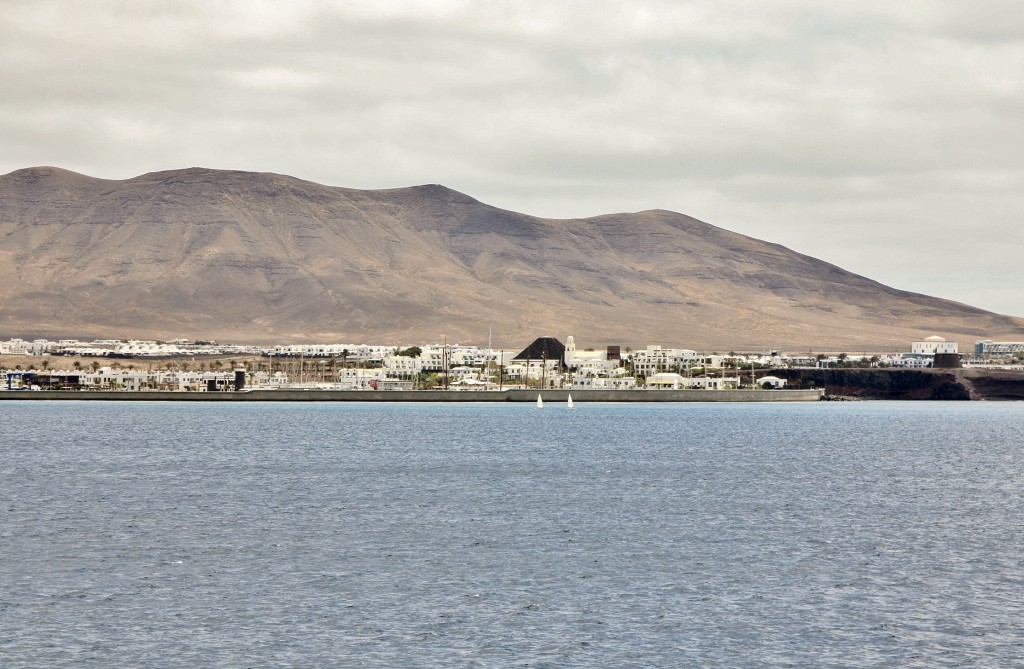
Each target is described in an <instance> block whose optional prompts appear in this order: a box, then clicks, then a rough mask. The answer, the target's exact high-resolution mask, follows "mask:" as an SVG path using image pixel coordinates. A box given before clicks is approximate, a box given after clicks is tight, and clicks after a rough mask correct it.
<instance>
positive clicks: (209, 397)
mask: <svg viewBox="0 0 1024 669" xmlns="http://www.w3.org/2000/svg"><path fill="white" fill-rule="evenodd" d="M538 394H539V395H540V396H541V397H542V398H543V399H544V401H545V402H546V403H563V404H564V403H565V402H567V401H568V399H569V395H570V394H571V395H572V398H573V401H574V402H576V403H586V402H814V401H817V400H819V399H821V397H822V395H823V394H824V390H822V389H800V390H544V391H537V390H259V389H256V390H243V391H227V392H174V391H170V392H169V391H135V392H128V391H69V390H37V391H0V400H79V401H83V400H84V401H104V400H106V401H118V402H126V401H136V402H536V401H537V396H538Z"/></svg>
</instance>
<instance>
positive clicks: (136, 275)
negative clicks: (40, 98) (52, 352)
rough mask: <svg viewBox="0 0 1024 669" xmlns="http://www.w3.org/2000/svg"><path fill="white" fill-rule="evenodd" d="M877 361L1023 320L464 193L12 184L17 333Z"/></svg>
mask: <svg viewBox="0 0 1024 669" xmlns="http://www.w3.org/2000/svg"><path fill="white" fill-rule="evenodd" d="M488 330H492V331H493V338H494V342H495V345H496V346H498V345H500V346H504V347H507V348H512V347H515V346H518V345H522V344H524V343H527V342H528V341H530V340H532V339H533V338H534V337H536V336H540V335H552V336H557V337H559V338H562V339H564V337H565V336H566V335H569V334H573V335H575V337H576V340H577V342H578V343H579V344H580V345H581V346H595V347H596V346H603V345H604V344H608V343H617V344H621V345H623V346H638V345H645V344H648V343H660V344H664V345H672V346H685V347H689V348H698V349H705V350H711V349H720V350H729V349H735V350H761V349H766V348H782V349H786V350H790V351H794V350H807V349H815V350H849V351H861V350H864V351H873V350H882V349H902V348H905V347H906V346H907V345H908V343H909V342H910V341H911V340H913V339H918V338H921V337H924V336H927V335H932V334H939V335H943V336H945V337H947V338H950V339H956V340H959V341H960V342H961V343H962V345H963V346H967V345H969V344H970V343H971V342H973V341H974V340H975V339H977V338H981V337H986V338H993V339H1000V338H1013V339H1021V338H1024V320H1022V319H1017V318H1011V317H1008V316H1000V315H997V314H993V313H990V312H986V311H983V310H980V309H976V308H973V307H970V306H967V305H963V304H959V303H955V302H950V301H947V300H942V299H938V298H935V297H928V296H925V295H918V294H914V293H908V292H904V291H900V290H896V289H894V288H890V287H887V286H884V285H881V284H879V283H877V282H875V281H872V280H870V279H867V278H864V277H862V276H858V275H856V274H853V273H851V272H847V271H845V270H843V269H841V268H839V267H836V266H834V265H830V264H828V263H825V262H822V261H820V260H816V259H814V258H810V257H808V256H805V255H801V254H799V253H796V252H794V251H791V250H789V249H787V248H784V247H782V246H778V245H776V244H771V243H768V242H763V241H759V240H756V239H752V238H750V237H745V236H743V235H738V234H734V233H731V232H728V231H726V230H722V229H720V228H716V227H714V226H711V225H708V224H706V223H702V222H701V221H698V220H696V219H694V218H691V217H689V216H685V215H682V214H677V213H673V212H669V211H660V210H659V211H644V212H639V213H632V214H625V213H624V214H609V215H606V216H598V217H595V218H587V219H572V220H554V219H543V218H537V217H533V216H528V215H525V214H518V213H515V212H511V211H505V210H501V209H497V208H495V207H491V206H488V205H486V204H483V203H481V202H478V201H477V200H474V199H473V198H471V197H469V196H467V195H463V194H462V193H458V192H455V191H453V190H450V189H448V188H445V187H443V186H436V185H429V186H417V187H412V188H401V189H394V190H379V191H363V190H353V189H347V188H336V187H328V186H322V185H319V184H315V183H310V182H307V181H301V180H299V179H295V178H292V177H287V176H281V175H276V174H259V173H248V172H228V171H218V170H209V169H185V170H173V171H168V172H157V173H151V174H145V175H142V176H139V177H136V178H134V179H127V180H124V181H108V180H102V179H94V178H91V177H87V176H83V175H80V174H76V173H73V172H68V171H66V170H61V169H57V168H52V167H40V168H31V169H25V170H18V171H16V172H12V173H10V174H7V175H5V176H2V177H0V335H7V336H11V335H18V336H24V335H34V336H58V335H71V336H118V337H136V338H158V339H166V338H172V337H190V338H215V339H220V340H227V341H235V342H270V341H274V342H286V341H322V342H363V341H375V342H393V343H407V344H415V343H422V342H427V341H440V340H441V338H442V337H444V336H447V338H448V341H449V342H454V341H459V342H464V343H484V342H485V341H486V338H487V332H488Z"/></svg>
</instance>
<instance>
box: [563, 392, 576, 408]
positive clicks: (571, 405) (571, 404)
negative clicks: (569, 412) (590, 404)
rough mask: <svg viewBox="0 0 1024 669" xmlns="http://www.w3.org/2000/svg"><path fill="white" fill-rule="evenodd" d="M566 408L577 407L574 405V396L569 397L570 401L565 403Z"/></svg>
mask: <svg viewBox="0 0 1024 669" xmlns="http://www.w3.org/2000/svg"><path fill="white" fill-rule="evenodd" d="M565 406H566V408H569V409H575V408H576V405H575V404H573V403H572V395H569V401H568V402H566V403H565Z"/></svg>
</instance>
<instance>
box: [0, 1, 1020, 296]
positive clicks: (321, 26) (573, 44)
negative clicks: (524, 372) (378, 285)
mask: <svg viewBox="0 0 1024 669" xmlns="http://www.w3.org/2000/svg"><path fill="white" fill-rule="evenodd" d="M0 9H2V21H0V59H2V60H0V62H3V64H4V65H3V67H2V68H0V90H2V95H0V173H6V172H9V171H12V170H15V169H19V168H22V167H29V166H35V165H55V166H59V167H64V168H67V169H72V170H75V171H78V172H83V173H86V174H90V175H93V176H99V177H105V178H113V179H123V178H129V177H132V176H135V175H138V174H141V173H144V172H150V171H155V170H164V169H174V168H179V167H190V166H204V167H216V168H230V169H242V170H253V171H270V172H279V173H285V174H290V175H293V176H297V177H300V178H304V179H309V180H312V181H317V182H320V183H325V184H330V185H337V186H350V187H356V188H390V187H398V186H406V185H413V184H421V183H443V184H445V185H447V186H450V187H452V188H455V189H457V190H460V191H463V192H465V193H468V194H470V195H472V196H474V197H476V198H478V199H480V200H483V201H485V202H488V203H490V204H494V205H497V206H501V207H505V208H508V209H514V210H517V211H522V212H524V213H529V214H536V215H541V216H555V217H564V218H570V217H582V216H589V215H594V214H599V213H609V212H615V211H636V210H641V209H652V208H662V209H672V210H675V211H680V212H683V213H687V214H690V215H692V216H695V217H697V218H700V219H702V220H704V221H707V222H709V223H712V224H714V225H717V226H720V227H723V228H727V229H730V230H734V231H736V232H741V233H743V234H747V235H751V236H753V237H757V238H759V239H765V240H769V241H773V242H778V243H781V244H784V245H786V246H788V247H790V248H793V249H795V250H797V251H800V252H803V253H807V254H809V255H812V256H815V257H818V258H821V259H824V260H828V261H830V262H833V263H835V264H838V265H841V266H843V267H845V268H847V269H850V270H852V271H855V272H857V273H860V274H864V275H866V276H869V277H871V278H874V279H877V280H879V281H882V282H883V283H887V284H889V285H892V286H895V287H898V288H903V289H907V290H914V291H918V292H923V293H928V294H931V295H937V296H940V297H946V298H950V299H955V300H958V301H961V302H967V303H969V304H974V305H976V306H980V307H983V308H987V309H991V310H994V311H998V312H1001V313H1008V314H1012V315H1016V316H1024V262H1022V260H1021V255H1022V249H1024V231H1022V223H1024V171H1022V161H1024V4H1022V3H1020V2H1019V1H1017V0H994V1H993V0H973V1H972V2H966V1H962V0H956V1H948V2H947V1H942V0H900V1H899V2H893V1H892V0H885V1H877V2H876V1H872V0H858V1H856V2H824V3H823V2H820V1H818V0H813V1H812V0H806V1H805V0H773V1H772V2H767V3H760V2H757V3H755V2H740V1H732V2H727V1H726V2H723V1H694V2H687V1H683V0H680V1H666V2H657V1H639V2H613V1H603V0H587V1H586V2H558V1H554V0H547V1H543V2H540V1H538V2H530V1H517V2H512V1H509V2H483V1H476V2H471V1H460V0H437V1H432V2H431V1H422V2H394V1H388V2H385V1H383V0H372V1H369V2H361V1H345V2H341V1H338V2H312V1H310V2H257V1H252V2H241V1H239V2H230V1H219V2H218V1H214V0H211V1H205V2H186V1H180V0H176V1H174V2H142V1H131V0H123V1H106V2H104V1H102V0H100V1H91V2H70V1H68V2H55V1H46V0H26V1H24V2H20V1H18V0H3V2H2V5H0Z"/></svg>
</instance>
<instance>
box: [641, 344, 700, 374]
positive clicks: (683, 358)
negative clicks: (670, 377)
mask: <svg viewBox="0 0 1024 669" xmlns="http://www.w3.org/2000/svg"><path fill="white" fill-rule="evenodd" d="M698 359H699V356H698V355H697V352H696V351H691V350H690V349H686V348H662V347H661V346H656V345H651V346H648V347H647V348H645V349H642V350H638V351H633V354H632V360H633V369H634V370H635V372H636V374H637V375H638V376H645V377H648V376H652V375H654V374H657V373H659V372H668V371H670V370H675V369H686V368H687V367H689V366H691V365H693V363H694V362H696V361H697V360H698Z"/></svg>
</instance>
